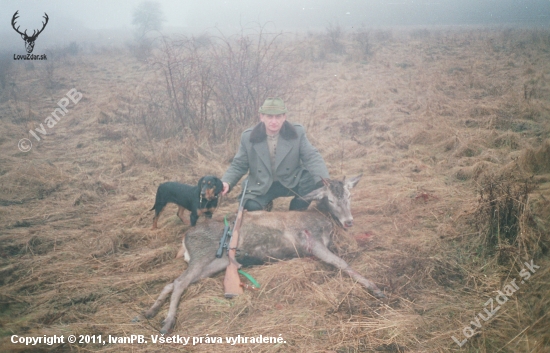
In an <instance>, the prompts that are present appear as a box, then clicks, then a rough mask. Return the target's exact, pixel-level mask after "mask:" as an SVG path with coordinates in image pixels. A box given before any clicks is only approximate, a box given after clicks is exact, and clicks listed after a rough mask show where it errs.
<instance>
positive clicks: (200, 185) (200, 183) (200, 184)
mask: <svg viewBox="0 0 550 353" xmlns="http://www.w3.org/2000/svg"><path fill="white" fill-rule="evenodd" d="M203 180H204V177H202V178H200V179H199V183H198V184H197V185H198V186H199V190H200V189H201V188H202V181H203Z"/></svg>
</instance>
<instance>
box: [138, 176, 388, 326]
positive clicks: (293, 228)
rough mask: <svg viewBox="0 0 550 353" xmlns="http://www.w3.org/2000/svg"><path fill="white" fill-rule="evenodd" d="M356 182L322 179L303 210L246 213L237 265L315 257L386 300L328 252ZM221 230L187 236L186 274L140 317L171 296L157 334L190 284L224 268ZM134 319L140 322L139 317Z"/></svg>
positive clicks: (347, 219) (344, 221) (347, 221)
mask: <svg viewBox="0 0 550 353" xmlns="http://www.w3.org/2000/svg"><path fill="white" fill-rule="evenodd" d="M360 178H361V175H359V176H357V177H354V178H351V179H347V180H346V178H345V177H344V180H342V181H340V180H323V182H324V186H323V187H321V188H319V189H317V190H314V191H312V192H311V193H309V194H308V195H306V196H304V199H306V200H308V201H312V200H316V201H317V205H316V206H315V207H313V206H312V207H310V209H309V210H307V211H288V212H265V211H255V212H247V213H246V214H245V215H244V217H243V222H242V225H241V230H240V237H239V245H238V253H237V255H238V256H237V260H238V261H239V262H240V263H255V264H257V263H261V262H264V261H266V260H267V259H268V258H276V259H285V258H292V257H296V256H304V255H314V256H315V257H317V258H319V259H320V260H323V261H324V262H326V263H328V264H331V265H333V266H335V267H336V268H338V269H340V270H342V271H344V272H346V273H347V274H348V275H349V276H350V277H351V278H353V279H354V280H356V281H357V282H359V283H360V284H362V285H363V286H364V287H365V288H366V289H368V290H369V291H371V292H372V294H373V295H374V296H375V297H377V298H384V297H385V295H384V293H383V292H382V291H381V290H380V289H379V288H378V287H377V286H376V285H375V284H374V283H373V282H371V281H370V280H368V279H366V278H365V277H363V276H361V275H360V274H359V273H357V272H355V271H354V270H353V269H352V268H351V267H350V266H349V265H348V264H347V263H346V262H345V261H344V260H342V259H341V258H340V257H338V256H337V255H335V254H333V253H332V252H331V251H330V250H329V249H328V247H327V246H328V245H329V243H330V242H331V234H332V232H333V227H334V224H335V223H336V224H338V225H339V226H341V227H343V228H349V227H351V226H352V225H353V217H352V216H351V211H350V191H349V190H350V189H351V188H353V187H354V186H355V185H356V184H357V182H359V179H360ZM331 218H333V219H334V220H335V221H336V222H333V220H332V219H331ZM223 228H224V224H223V223H221V222H216V221H209V222H206V223H203V224H199V225H197V226H196V227H195V228H193V229H191V230H189V231H188V232H187V233H186V235H185V237H184V240H183V247H182V251H180V253H181V254H185V259H186V261H187V262H188V263H189V266H188V267H187V270H185V272H184V273H183V274H181V275H180V276H179V277H178V278H176V280H175V281H174V282H173V283H170V284H168V285H167V286H166V287H164V289H163V290H162V292H161V293H160V295H159V297H158V299H157V300H156V301H155V303H154V304H153V306H151V308H150V309H149V310H147V311H146V312H145V313H144V316H145V318H147V319H150V318H152V317H154V316H155V315H156V314H157V313H158V311H159V309H160V307H161V306H162V304H163V303H164V301H165V300H166V298H167V297H168V295H169V294H170V293H172V296H171V299H170V308H169V309H168V315H167V316H166V319H165V320H164V326H163V327H162V329H161V330H160V332H161V333H163V334H164V333H168V332H169V331H170V330H171V329H172V327H173V326H174V324H175V321H176V311H177V307H178V304H179V301H180V298H181V296H182V294H183V292H184V291H185V289H186V288H187V287H188V286H189V285H190V284H191V283H194V282H197V281H198V280H199V279H201V278H205V277H209V276H212V275H214V274H216V273H218V272H220V271H222V270H224V269H225V268H226V267H227V265H228V258H227V256H223V257H221V258H216V250H217V249H218V246H219V240H220V237H221V235H222V233H223ZM136 320H139V317H138V318H136Z"/></svg>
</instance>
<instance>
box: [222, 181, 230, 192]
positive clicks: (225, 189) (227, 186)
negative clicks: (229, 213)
mask: <svg viewBox="0 0 550 353" xmlns="http://www.w3.org/2000/svg"><path fill="white" fill-rule="evenodd" d="M222 183H223V190H222V196H225V194H227V193H228V192H229V184H228V183H226V182H225V181H222Z"/></svg>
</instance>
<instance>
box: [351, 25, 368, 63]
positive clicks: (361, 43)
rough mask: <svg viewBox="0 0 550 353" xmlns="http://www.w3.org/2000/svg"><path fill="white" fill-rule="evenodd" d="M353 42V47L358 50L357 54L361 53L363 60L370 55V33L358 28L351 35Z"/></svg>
mask: <svg viewBox="0 0 550 353" xmlns="http://www.w3.org/2000/svg"><path fill="white" fill-rule="evenodd" d="M353 42H354V44H355V48H356V49H357V51H358V52H359V55H361V57H362V59H363V60H366V59H367V58H368V57H370V56H371V55H372V45H371V42H370V34H369V32H368V31H367V30H365V29H360V30H358V31H357V32H356V33H355V34H354V35H353Z"/></svg>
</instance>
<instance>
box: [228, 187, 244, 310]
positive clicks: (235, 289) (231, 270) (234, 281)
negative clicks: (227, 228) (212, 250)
mask: <svg viewBox="0 0 550 353" xmlns="http://www.w3.org/2000/svg"><path fill="white" fill-rule="evenodd" d="M247 186H248V180H246V181H245V183H244V187H243V194H242V196H241V202H240V203H239V211H238V212H237V219H236V220H235V226H234V227H233V231H232V235H231V242H230V243H229V248H228V249H227V256H228V257H229V264H228V265H227V268H226V269H225V278H224V279H223V286H224V289H225V297H226V298H229V299H230V298H233V297H236V296H238V295H240V294H243V288H242V287H241V279H240V278H239V272H238V271H239V268H240V267H241V265H240V264H239V263H238V262H237V260H235V254H236V252H237V246H238V245H239V233H240V230H241V223H242V219H243V209H244V204H243V201H244V195H245V192H246V187H247Z"/></svg>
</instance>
